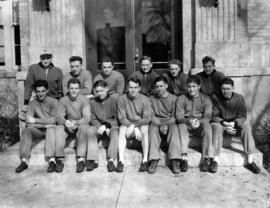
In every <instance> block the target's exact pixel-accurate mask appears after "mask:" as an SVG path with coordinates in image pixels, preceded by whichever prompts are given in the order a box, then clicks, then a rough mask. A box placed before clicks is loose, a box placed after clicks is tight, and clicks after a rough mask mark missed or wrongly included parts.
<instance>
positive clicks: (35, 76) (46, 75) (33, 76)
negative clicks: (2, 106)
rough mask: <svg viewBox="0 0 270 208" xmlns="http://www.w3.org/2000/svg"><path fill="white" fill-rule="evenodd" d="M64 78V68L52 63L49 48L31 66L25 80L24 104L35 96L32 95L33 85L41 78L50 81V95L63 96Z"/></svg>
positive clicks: (57, 97) (54, 96)
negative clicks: (38, 60)
mask: <svg viewBox="0 0 270 208" xmlns="http://www.w3.org/2000/svg"><path fill="white" fill-rule="evenodd" d="M62 78H63V73H62V70H61V69H60V68H58V67H55V66H54V65H53V63H52V53H51V52H49V51H47V50H44V51H42V53H41V54H40V62H39V63H37V64H33V65H31V66H30V67H29V70H28V73H27V77H26V80H25V89H24V104H25V105H27V104H28V102H29V100H30V98H31V97H33V96H34V95H33V96H32V92H33V88H32V85H33V84H34V83H35V81H37V80H39V79H42V80H47V81H48V84H49V86H48V87H49V91H48V96H50V97H53V98H56V99H59V98H60V97H62V94H63V93H62ZM33 94H34V93H33Z"/></svg>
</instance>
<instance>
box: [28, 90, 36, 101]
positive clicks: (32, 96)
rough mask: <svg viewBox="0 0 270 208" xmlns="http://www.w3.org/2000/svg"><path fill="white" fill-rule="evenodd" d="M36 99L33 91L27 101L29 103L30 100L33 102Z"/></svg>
mask: <svg viewBox="0 0 270 208" xmlns="http://www.w3.org/2000/svg"><path fill="white" fill-rule="evenodd" d="M36 98H37V95H36V93H35V91H33V92H32V94H31V97H30V99H29V102H30V101H32V100H35V99H36Z"/></svg>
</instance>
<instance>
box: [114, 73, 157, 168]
mask: <svg viewBox="0 0 270 208" xmlns="http://www.w3.org/2000/svg"><path fill="white" fill-rule="evenodd" d="M140 90H141V82H140V80H138V79H135V78H132V79H130V80H129V81H128V92H127V93H126V94H124V95H122V96H120V97H119V98H118V100H117V111H118V119H119V122H120V124H121V126H120V130H119V162H118V165H117V168H116V171H117V172H123V169H124V153H125V148H126V143H127V141H126V140H127V139H136V140H139V141H141V142H142V150H143V159H142V163H141V166H140V169H139V171H147V169H148V164H147V157H148V125H149V122H150V119H151V111H152V109H151V103H150V101H149V99H148V98H147V97H146V96H144V95H142V94H140V93H139V92H140Z"/></svg>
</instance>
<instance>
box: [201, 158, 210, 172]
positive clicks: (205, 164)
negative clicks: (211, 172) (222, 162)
mask: <svg viewBox="0 0 270 208" xmlns="http://www.w3.org/2000/svg"><path fill="white" fill-rule="evenodd" d="M208 169H209V160H208V159H207V158H204V159H203V161H202V164H201V171H202V172H208Z"/></svg>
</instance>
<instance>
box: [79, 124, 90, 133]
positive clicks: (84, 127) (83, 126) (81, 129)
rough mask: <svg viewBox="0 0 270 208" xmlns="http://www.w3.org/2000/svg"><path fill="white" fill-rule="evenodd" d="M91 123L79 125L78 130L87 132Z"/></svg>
mask: <svg viewBox="0 0 270 208" xmlns="http://www.w3.org/2000/svg"><path fill="white" fill-rule="evenodd" d="M89 127H90V126H89V125H88V124H82V125H79V126H78V132H82V133H84V132H87V130H88V129H89Z"/></svg>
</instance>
